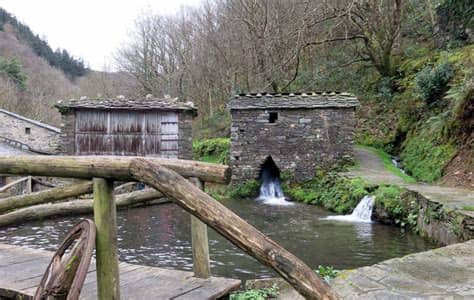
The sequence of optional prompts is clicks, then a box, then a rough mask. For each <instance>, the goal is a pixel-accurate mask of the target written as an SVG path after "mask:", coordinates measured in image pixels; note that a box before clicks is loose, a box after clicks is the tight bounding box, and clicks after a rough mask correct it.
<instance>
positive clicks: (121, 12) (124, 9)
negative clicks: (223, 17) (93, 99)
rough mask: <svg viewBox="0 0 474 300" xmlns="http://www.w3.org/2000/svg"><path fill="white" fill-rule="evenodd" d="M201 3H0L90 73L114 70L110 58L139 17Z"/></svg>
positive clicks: (86, 0) (180, 0)
mask: <svg viewBox="0 0 474 300" xmlns="http://www.w3.org/2000/svg"><path fill="white" fill-rule="evenodd" d="M200 1H201V0H115V1H114V0H0V7H2V8H4V9H5V10H7V11H8V12H10V13H11V14H13V15H15V16H16V17H17V18H18V19H19V20H20V21H21V22H22V23H25V24H27V25H28V26H29V27H30V28H31V30H32V31H33V32H34V33H36V34H39V35H40V37H43V38H45V39H46V40H47V41H48V43H49V45H50V46H51V47H52V48H53V49H56V48H63V49H66V50H67V51H68V52H69V53H71V54H72V55H74V56H75V57H81V58H82V59H84V61H85V63H86V65H88V66H90V67H91V68H92V69H93V70H113V69H114V66H113V55H114V53H116V51H117V50H118V49H119V48H120V46H121V45H123V44H124V43H126V41H127V35H129V34H130V32H131V31H132V30H133V27H134V22H135V20H136V19H137V17H138V16H139V15H140V14H143V13H148V12H149V11H152V12H153V13H160V14H172V13H173V12H175V11H177V10H178V9H179V8H180V7H181V6H183V5H189V6H197V5H198V4H199V2H200Z"/></svg>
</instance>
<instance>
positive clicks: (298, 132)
mask: <svg viewBox="0 0 474 300" xmlns="http://www.w3.org/2000/svg"><path fill="white" fill-rule="evenodd" d="M358 105H359V101H358V100H357V98H355V97H354V96H352V95H350V94H346V93H287V94H285V93H283V94H270V93H252V94H239V95H236V96H234V97H233V98H231V99H230V101H229V105H228V108H229V109H230V112H231V116H232V126H231V151H230V152H231V154H230V155H231V157H230V164H231V167H232V182H233V183H238V182H242V181H245V180H248V179H258V178H259V177H260V175H261V172H262V167H264V166H267V167H268V166H269V167H270V168H272V169H273V171H272V172H273V173H274V174H275V175H279V173H280V172H289V173H291V174H292V175H293V180H294V181H304V180H306V179H310V178H312V177H313V176H314V173H315V169H316V167H318V166H323V165H327V164H330V163H333V162H335V161H337V160H340V159H351V158H352V156H353V140H354V128H355V116H354V114H355V108H356V107H357V106H358Z"/></svg>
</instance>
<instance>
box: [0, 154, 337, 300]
mask: <svg viewBox="0 0 474 300" xmlns="http://www.w3.org/2000/svg"><path fill="white" fill-rule="evenodd" d="M0 173H2V174H15V175H30V176H52V177H66V178H83V179H92V190H93V196H94V200H93V211H94V221H95V224H96V228H97V236H96V256H97V259H96V261H97V262H96V263H97V271H96V272H97V282H98V298H99V299H119V298H120V289H119V272H118V254H117V225H116V202H115V201H114V196H113V192H112V191H113V182H114V181H116V180H119V181H139V182H142V183H145V184H147V185H148V186H150V187H153V188H154V189H156V191H155V192H156V193H159V194H162V195H164V196H166V197H168V198H170V199H172V200H173V201H174V202H175V203H176V204H177V205H178V206H180V207H181V208H183V209H184V210H186V211H188V212H189V213H190V214H191V224H192V226H191V228H192V229H191V230H192V233H191V236H192V246H193V264H194V272H195V276H196V277H201V278H202V277H203V278H207V277H209V276H210V266H209V246H208V239H207V227H206V224H207V225H208V226H210V227H212V228H213V229H215V230H216V231H217V232H218V233H220V234H221V235H222V236H224V237H225V238H226V239H228V240H229V241H231V242H232V243H233V244H235V245H236V246H237V247H239V248H240V249H242V250H243V251H245V252H246V253H248V254H250V255H251V256H253V257H254V258H256V259H257V260H258V261H259V262H261V263H263V264H265V265H267V266H269V267H271V268H273V269H274V270H275V271H276V272H277V273H278V274H280V275H281V276H282V277H283V278H284V279H285V280H286V281H288V282H289V283H290V284H291V285H292V286H293V287H294V288H295V289H296V290H297V291H298V292H299V293H301V294H302V295H303V296H305V297H306V298H307V299H335V298H336V296H335V294H334V293H333V292H332V291H331V289H330V287H329V286H328V285H327V284H326V283H325V282H324V281H323V280H322V279H321V278H320V277H319V276H318V275H317V274H316V273H315V272H314V271H313V270H311V268H309V267H308V266H307V265H305V264H304V263H303V262H302V261H301V260H300V259H299V258H297V257H296V256H294V255H293V254H291V253H290V252H288V251H287V250H285V249H284V248H282V247H281V246H280V245H278V244H277V243H276V242H274V241H272V240H271V239H269V238H268V237H267V236H265V235H264V234H263V233H261V232H260V231H258V230H257V229H256V228H254V227H253V226H251V225H250V224H248V223H247V222H246V221H244V220H243V219H241V218H240V217H239V216H238V215H236V214H235V213H233V212H232V211H231V210H229V209H227V208H226V207H225V206H224V205H222V204H221V203H219V202H218V201H216V200H214V199H213V198H212V197H210V196H209V195H207V194H206V193H205V192H204V191H203V187H204V183H205V182H217V183H227V182H228V180H229V176H230V170H229V168H228V167H227V166H223V165H217V164H209V163H202V162H195V161H186V160H174V159H173V160H172V159H159V158H137V157H97V156H95V157H87V156H80V157H74V156H65V157H60V156H54V157H52V156H48V157H45V156H2V157H0ZM185 177H186V178H187V179H186V178H185ZM76 188H77V187H76ZM81 188H82V190H81V191H85V190H89V189H90V185H87V184H84V185H83V186H81ZM155 196H156V195H155ZM30 200H31V199H30ZM36 203H37V202H36Z"/></svg>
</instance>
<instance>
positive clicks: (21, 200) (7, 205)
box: [0, 181, 92, 213]
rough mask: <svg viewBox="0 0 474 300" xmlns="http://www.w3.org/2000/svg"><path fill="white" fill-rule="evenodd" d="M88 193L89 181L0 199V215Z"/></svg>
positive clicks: (89, 188)
mask: <svg viewBox="0 0 474 300" xmlns="http://www.w3.org/2000/svg"><path fill="white" fill-rule="evenodd" d="M89 193H92V182H90V181H88V182H81V183H75V184H71V185H67V186H61V187H56V188H52V189H49V190H44V191H39V192H35V193H31V194H25V195H20V196H13V197H8V198H4V199H0V213H2V212H4V211H7V210H12V209H17V208H21V207H25V206H31V205H36V204H43V203H52V202H57V201H60V200H64V199H66V198H69V197H77V196H80V195H84V194H89Z"/></svg>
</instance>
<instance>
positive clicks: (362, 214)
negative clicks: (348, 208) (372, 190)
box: [323, 195, 375, 223]
mask: <svg viewBox="0 0 474 300" xmlns="http://www.w3.org/2000/svg"><path fill="white" fill-rule="evenodd" d="M374 202H375V196H369V195H367V196H365V197H364V198H362V200H360V202H359V204H357V206H356V208H354V211H353V212H352V214H350V215H344V216H328V217H326V218H323V220H336V221H346V222H364V223H370V222H372V221H371V216H372V211H373V209H374Z"/></svg>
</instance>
